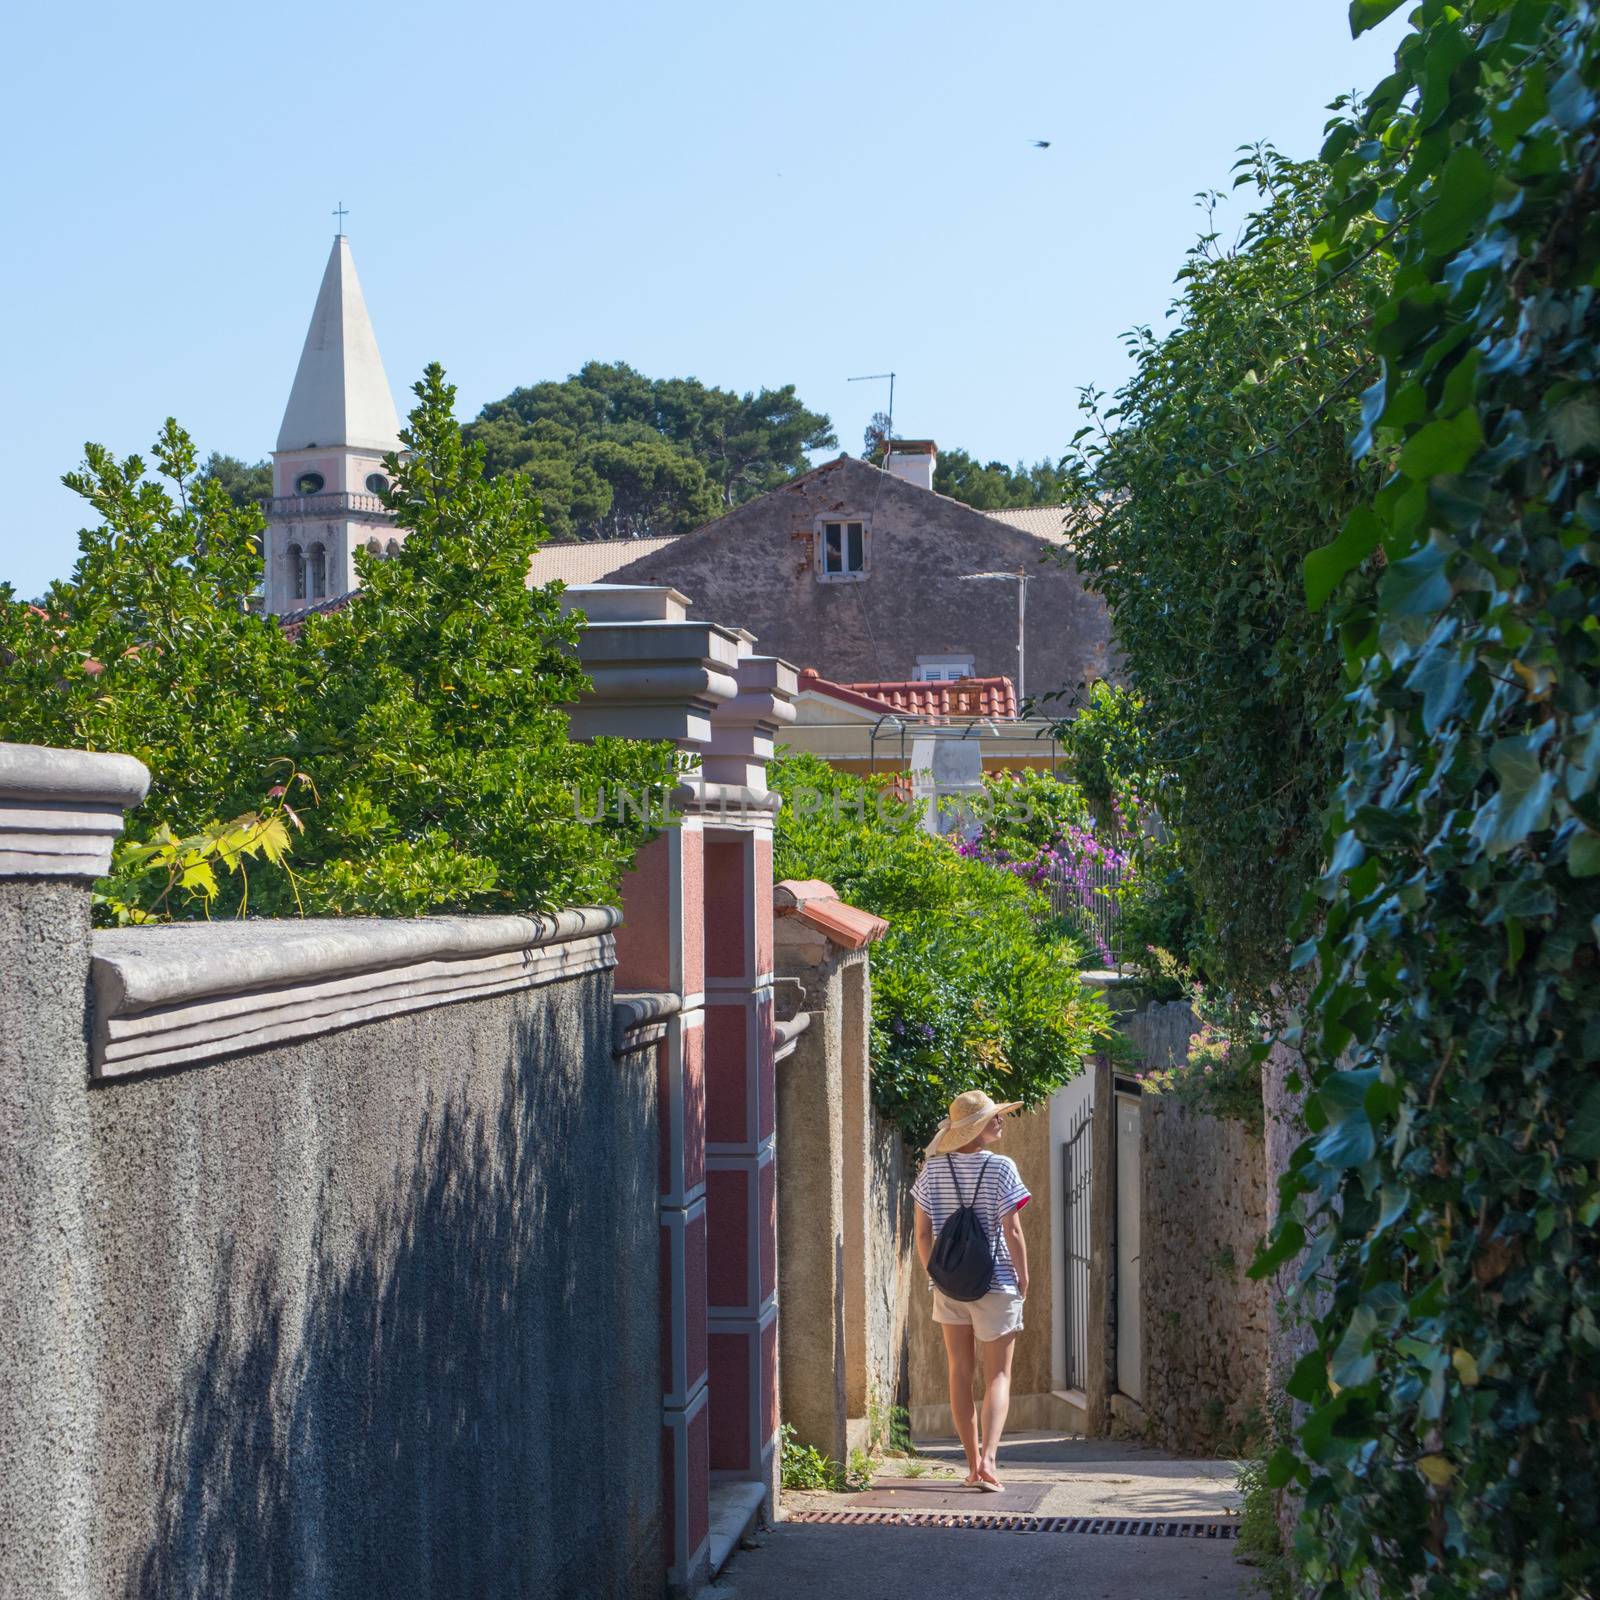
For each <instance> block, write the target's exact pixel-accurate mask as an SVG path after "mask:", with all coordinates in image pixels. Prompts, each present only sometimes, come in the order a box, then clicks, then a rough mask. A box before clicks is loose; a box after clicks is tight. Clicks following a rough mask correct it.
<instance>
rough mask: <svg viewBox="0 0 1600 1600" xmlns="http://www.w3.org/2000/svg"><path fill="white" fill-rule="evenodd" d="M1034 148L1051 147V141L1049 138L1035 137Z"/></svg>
mask: <svg viewBox="0 0 1600 1600" xmlns="http://www.w3.org/2000/svg"><path fill="white" fill-rule="evenodd" d="M1033 148H1034V149H1035V150H1048V149H1049V148H1050V141H1049V140H1048V139H1035V140H1034V141H1033Z"/></svg>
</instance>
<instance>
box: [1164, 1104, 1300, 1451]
mask: <svg viewBox="0 0 1600 1600" xmlns="http://www.w3.org/2000/svg"><path fill="white" fill-rule="evenodd" d="M1140 1124H1141V1129H1140V1131H1141V1139H1142V1143H1143V1150H1142V1160H1141V1172H1140V1181H1141V1189H1142V1195H1143V1218H1142V1232H1141V1250H1142V1259H1141V1262H1140V1271H1141V1289H1142V1294H1141V1298H1142V1302H1143V1324H1144V1416H1145V1428H1146V1437H1147V1438H1148V1439H1149V1441H1150V1442H1151V1443H1152V1444H1158V1445H1160V1446H1161V1447H1162V1448H1164V1449H1167V1450H1172V1451H1174V1452H1176V1453H1179V1454H1187V1455H1211V1454H1223V1453H1228V1452H1230V1451H1232V1450H1236V1449H1238V1448H1239V1446H1240V1444H1241V1443H1242V1442H1243V1439H1244V1437H1245V1435H1246V1434H1248V1433H1250V1432H1252V1431H1255V1430H1256V1429H1257V1428H1258V1426H1259V1424H1260V1423H1261V1421H1262V1420H1263V1416H1264V1410H1265V1405H1266V1393H1267V1389H1266V1377H1267V1338H1268V1320H1269V1314H1270V1294H1269V1290H1268V1288H1267V1286H1266V1285H1265V1284H1262V1283H1257V1282H1254V1281H1252V1280H1251V1279H1250V1278H1249V1277H1247V1276H1246V1272H1247V1270H1248V1268H1249V1265H1250V1262H1251V1260H1252V1258H1253V1257H1254V1255H1255V1251H1256V1247H1257V1245H1258V1244H1259V1243H1260V1242H1261V1239H1262V1236H1263V1235H1264V1234H1265V1232H1266V1227H1267V1214H1268V1213H1267V1204H1268V1192H1267V1180H1266V1166H1265V1162H1264V1158H1263V1152H1262V1146H1261V1139H1260V1138H1259V1136H1258V1135H1257V1134H1256V1133H1255V1132H1254V1131H1253V1130H1251V1129H1249V1128H1247V1127H1245V1126H1244V1124H1242V1123H1239V1122H1235V1121H1232V1120H1229V1119H1224V1118H1220V1117H1209V1116H1206V1115H1204V1114H1203V1113H1201V1112H1197V1111H1194V1110H1192V1109H1190V1108H1188V1107H1185V1106H1183V1105H1180V1104H1178V1103H1177V1102H1176V1101H1173V1100H1168V1099H1163V1098H1162V1097H1161V1096H1159V1095H1145V1096H1144V1097H1143V1098H1142V1103H1141V1105H1140Z"/></svg>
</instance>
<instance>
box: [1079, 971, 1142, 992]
mask: <svg viewBox="0 0 1600 1600" xmlns="http://www.w3.org/2000/svg"><path fill="white" fill-rule="evenodd" d="M1078 977H1079V978H1080V979H1081V980H1082V982H1084V983H1085V984H1087V985H1088V986H1089V987H1090V988H1091V989H1137V988H1138V987H1139V983H1140V979H1139V975H1138V973H1136V972H1116V971H1113V970H1112V969H1111V968H1110V967H1094V968H1089V969H1086V970H1085V971H1083V972H1080V973H1079V974H1078Z"/></svg>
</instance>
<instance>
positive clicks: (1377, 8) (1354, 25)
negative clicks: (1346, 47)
mask: <svg viewBox="0 0 1600 1600" xmlns="http://www.w3.org/2000/svg"><path fill="white" fill-rule="evenodd" d="M1403 4H1404V0H1350V37H1351V38H1352V39H1359V38H1360V37H1361V35H1362V34H1364V33H1365V32H1366V31H1367V29H1368V28H1376V27H1377V26H1378V24H1379V23H1380V22H1382V21H1383V19H1384V18H1385V17H1387V16H1388V15H1389V14H1390V13H1391V12H1395V11H1398V10H1399V9H1400V7H1401V6H1402V5H1403Z"/></svg>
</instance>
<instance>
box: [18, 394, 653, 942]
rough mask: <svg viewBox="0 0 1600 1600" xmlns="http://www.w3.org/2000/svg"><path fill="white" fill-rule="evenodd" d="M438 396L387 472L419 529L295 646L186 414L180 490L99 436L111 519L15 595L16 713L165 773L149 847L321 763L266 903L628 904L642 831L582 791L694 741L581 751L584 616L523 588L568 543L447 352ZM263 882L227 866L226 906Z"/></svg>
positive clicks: (73, 482)
mask: <svg viewBox="0 0 1600 1600" xmlns="http://www.w3.org/2000/svg"><path fill="white" fill-rule="evenodd" d="M415 392H416V394H417V399H418V404H417V406H416V408H415V409H414V410H413V412H412V413H411V419H410V424H409V426H408V427H407V429H406V430H405V432H404V433H403V434H402V436H401V437H402V442H403V445H404V450H403V452H402V453H401V454H399V455H395V456H390V457H388V458H387V460H386V463H385V465H386V469H387V471H388V472H389V474H390V476H391V479H392V490H391V496H392V503H393V505H394V508H395V511H396V514H397V518H398V520H399V522H400V524H401V526H403V527H405V528H407V529H408V530H410V536H409V537H408V538H407V539H406V540H405V541H404V542H403V544H402V545H401V547H400V551H399V553H398V554H397V555H395V556H393V557H390V558H388V559H386V560H375V559H369V558H368V557H367V556H366V555H365V554H364V553H363V554H361V555H358V557H357V560H358V564H359V566H360V570H361V573H362V579H363V586H362V588H361V590H360V591H359V592H358V593H357V594H356V595H355V596H354V597H353V598H352V600H351V601H350V603H349V604H348V605H346V606H344V607H343V608H341V609H340V610H339V611H337V612H334V613H332V614H329V615H326V616H318V617H315V618H312V619H310V620H308V621H307V622H306V623H305V624H304V625H303V626H302V627H301V628H300V629H299V630H298V631H297V635H296V637H294V638H292V639H291V638H289V637H287V636H286V635H285V634H284V632H283V630H282V628H281V627H280V626H279V625H278V623H277V622H276V620H275V619H272V618H264V617H260V616H257V615H254V614H252V613H251V611H250V610H249V609H248V599H249V596H250V594H251V592H252V591H253V589H254V587H255V583H256V579H257V577H258V574H259V564H258V558H257V556H256V542H257V540H258V538H259V535H260V531H261V526H262V524H261V514H260V512H259V510H258V509H257V508H255V507H253V506H251V507H248V508H246V509H245V510H240V509H238V508H237V507H236V506H235V505H234V504H233V502H232V501H231V499H230V498H229V496H228V494H227V493H226V491H225V490H224V489H223V487H222V486H221V484H220V483H217V482H215V481H210V482H207V483H204V484H202V485H200V486H199V488H198V489H196V490H193V492H191V489H192V486H193V480H194V478H195V475H196V474H195V456H194V449H193V446H192V445H191V444H190V442H189V440H188V438H187V437H186V436H185V435H184V434H183V432H182V431H181V430H180V429H179V428H178V427H177V425H176V424H175V423H173V422H170V421H169V422H168V424H167V426H166V428H165V429H164V431H163V434H162V437H161V440H160V441H159V442H158V444H157V446H156V451H155V456H156V463H157V466H158V468H159V470H160V472H161V475H162V477H163V478H164V479H165V484H163V483H160V482H152V481H148V480H146V479H145V477H144V463H143V462H142V461H141V460H140V459H139V458H138V457H130V458H129V459H128V460H126V461H121V462H119V461H117V460H116V459H115V458H113V457H112V456H111V455H110V454H109V452H107V451H105V450H104V449H103V448H101V447H99V446H90V447H89V448H88V451H87V456H88V460H87V463H86V466H85V468H84V470H83V471H82V472H79V473H74V474H69V475H68V477H67V479H66V481H67V483H68V485H69V486H70V487H72V488H74V489H76V490H77V491H78V492H79V493H81V494H82V495H84V496H85V498H86V499H87V500H88V501H89V503H90V504H91V505H92V506H93V508H94V510H95V511H96V513H97V514H98V515H99V517H100V518H101V525H100V526H98V527H96V528H92V529H88V530H86V531H85V532H84V533H83V534H82V535H81V536H80V549H81V555H80V558H79V561H78V564H77V567H76V568H75V570H74V573H73V576H72V578H71V579H70V580H68V581H66V582H63V583H58V584H56V585H54V586H53V587H52V589H51V591H50V593H49V595H48V596H47V597H46V600H45V602H44V604H43V605H42V606H40V607H30V606H27V605H23V604H21V603H19V602H17V601H16V600H15V598H14V596H13V595H12V593H11V591H10V589H9V588H3V589H0V661H3V662H4V665H5V671H4V673H3V674H0V727H4V728H5V730H6V736H7V737H9V738H14V739H21V740H25V741H29V742H36V743H45V744H55V745H62V746H67V747H71V748H86V749H98V750H123V751H127V752H129V753H131V754H134V755H137V756H139V757H140V759H142V760H143V761H145V762H146V764H147V765H148V766H149V767H150V768H151V772H152V786H151V792H150V795H149V797H148V798H147V800H146V801H145V803H144V804H143V805H142V806H141V807H140V808H139V809H138V810H137V811H136V812H135V813H134V815H133V816H132V817H131V818H130V820H129V838H130V839H131V840H132V841H133V842H134V843H135V844H138V843H141V842H145V841H153V840H156V839H158V838H160V837H163V834H162V830H163V829H167V830H168V834H169V835H175V836H179V837H182V838H192V837H196V836H200V835H204V834H206V833H207V832H208V830H214V829H215V828H216V826H217V824H218V823H219V821H221V820H222V819H228V818H236V817H240V816H241V815H243V814H247V813H250V812H252V811H256V810H259V809H260V808H261V807H262V805H263V802H264V801H266V800H269V799H271V798H273V796H272V791H273V790H275V789H277V788H279V787H281V786H282V784H283V782H284V779H285V777H286V776H287V775H292V774H294V773H303V774H305V775H306V778H305V784H306V787H305V789H304V792H303V794H301V795H299V796H297V797H296V801H295V812H296V813H297V814H298V817H299V819H300V820H301V822H302V823H303V832H297V833H295V834H294V835H293V845H294V851H293V855H292V857H291V866H292V869H293V872H294V875H295V877H294V884H293V885H291V883H290V880H289V879H288V878H287V877H286V876H284V875H282V874H271V873H269V874H265V875H263V874H257V877H256V881H255V883H254V884H253V886H252V888H251V907H252V909H259V910H266V911H276V912H292V911H293V910H294V909H296V905H297V895H298V904H300V905H303V906H304V907H305V909H307V910H322V911H330V912H352V911H365V912H381V913H390V914H407V913H416V912H422V911H427V910H435V909H444V908H452V909H479V910H483V909H504V910H534V909H538V910H543V909H549V908H552V907H557V906H561V905H569V904H574V903H579V902H587V903H593V902H596V901H606V900H610V899H613V898H614V896H615V893H616V885H617V879H618V877H619V874H620V873H621V871H622V870H623V868H624V867H625V866H626V865H627V863H628V862H629V860H631V856H632V852H633V849H634V848H635V846H636V845H637V844H638V843H639V841H640V839H641V837H642V833H641V831H640V830H638V829H636V828H632V827H623V826H620V825H619V824H617V823H616V822H615V821H614V820H612V819H608V820H607V821H606V822H605V823H604V824H603V825H601V826H597V827H586V826H584V825H583V824H582V823H581V822H580V821H579V820H578V810H579V808H578V806H577V805H576V804H575V795H576V794H578V793H580V792H584V791H589V792H592V791H593V789H594V788H595V787H596V786H597V785H599V784H602V783H604V784H607V785H613V784H615V783H618V782H626V783H628V784H630V785H637V786H641V787H642V786H645V785H649V784H665V783H670V782H671V781H672V778H673V774H674V759H673V756H672V752H671V750H670V747H667V746H662V745H654V744H636V743H631V742H627V741H618V740H600V741H596V742H595V743H594V744H593V745H590V746H581V745H575V744H572V743H570V742H569V741H568V739H567V720H566V715H565V713H564V711H563V710H562V707H563V706H564V705H565V704H568V703H570V702H571V701H572V700H573V699H575V698H576V697H577V695H578V694H579V693H580V692H581V690H582V688H583V686H584V678H583V675H582V673H581V671H580V669H579V668H578V666H577V664H576V662H575V660H574V657H573V654H572V646H573V643H574V640H575V637H576V628H577V623H576V621H575V620H574V619H571V618H563V617H562V616H561V611H560V601H559V597H558V596H557V595H556V594H555V593H554V592H553V591H551V590H549V589H529V588H528V587H527V585H526V583H525V581H524V579H525V576H526V573H527V567H528V559H529V557H530V556H531V554H532V553H533V551H534V550H535V549H536V548H537V547H538V545H539V544H540V542H541V541H542V539H543V537H544V530H543V525H542V524H541V522H540V520H539V517H538V513H537V508H536V504H535V496H534V493H533V490H532V489H531V488H530V487H529V486H528V485H527V484H526V483H525V482H524V481H522V480H521V479H519V478H517V477H515V476H510V477H506V478H503V479H498V480H495V481H493V482H490V481H487V480H486V479H485V478H484V476H483V462H482V452H481V450H479V449H477V448H475V447H472V446H469V445H467V444H465V443H464V441H463V439H462V436H461V430H460V428H459V427H458V425H457V424H456V422H455V420H454V418H453V416H452V414H451V405H452V402H453V398H454V390H453V389H452V388H451V387H450V386H449V385H448V384H447V383H446V382H445V380H444V375H443V372H442V371H441V370H440V369H439V368H438V367H437V366H433V367H430V368H429V369H428V371H427V373H426V374H425V376H424V377H423V379H422V381H421V382H420V383H418V384H417V385H416V391H415ZM306 795H309V796H310V797H311V798H310V802H309V803H305V796H306ZM269 809H270V808H269ZM223 831H224V832H226V831H227V830H225V829H224V830H223ZM242 893H243V883H242V882H241V881H239V880H238V879H236V878H228V879H226V880H225V881H224V882H223V884H222V886H221V895H220V900H219V905H220V907H221V908H224V909H225V908H228V907H231V906H233V905H235V904H237V902H238V900H239V898H240V897H241V895H242ZM192 909H199V907H198V906H197V907H194V908H192Z"/></svg>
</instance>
